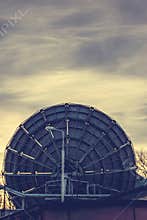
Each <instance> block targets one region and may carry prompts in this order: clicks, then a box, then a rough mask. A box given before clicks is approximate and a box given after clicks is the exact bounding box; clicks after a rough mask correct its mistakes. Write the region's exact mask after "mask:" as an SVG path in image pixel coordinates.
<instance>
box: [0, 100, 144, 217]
mask: <svg viewBox="0 0 147 220" xmlns="http://www.w3.org/2000/svg"><path fill="white" fill-rule="evenodd" d="M136 169H137V166H136V161H135V154H134V151H133V147H132V143H131V141H130V139H129V138H128V136H127V135H126V133H125V132H124V130H123V129H122V128H121V127H120V126H119V125H118V123H117V122H116V121H115V120H113V119H111V118H110V117H109V116H107V115H106V114H105V113H103V112H101V111H99V110H97V109H95V108H93V107H89V106H85V105H81V104H69V103H66V104H61V105H56V106H51V107H48V108H45V109H41V110H40V111H39V112H37V113H35V114H34V115H32V116H31V117H30V118H29V119H27V120H26V121H25V122H23V123H22V124H20V126H19V127H18V129H17V130H16V132H15V134H14V136H13V137H12V139H11V140H10V142H9V144H8V145H7V147H6V152H5V158H4V167H3V173H2V174H3V176H4V178H5V190H6V191H7V192H8V193H9V196H10V198H11V201H12V202H13V204H14V205H15V207H16V210H15V211H14V214H15V213H16V212H22V213H24V212H25V211H26V212H30V211H29V210H38V209H39V207H46V206H47V205H48V204H55V203H56V204H60V206H62V205H64V206H65V204H67V203H68V202H69V203H71V204H72V203H73V202H78V203H79V202H80V204H83V203H85V202H88V201H94V202H95V201H96V202H98V203H101V202H106V201H111V199H112V200H113V198H115V199H117V198H119V199H120V198H121V197H124V196H125V195H126V194H127V195H128V194H129V193H130V192H131V191H136V190H137V189H138V188H139V187H140V186H141V187H142V185H141V181H142V182H143V178H142V177H140V176H139V175H138V174H137V173H136ZM1 188H3V186H1ZM33 213H34V212H33ZM36 213H37V211H36ZM11 214H12V213H11ZM34 215H35V214H34ZM35 218H36V217H35ZM42 219H47V218H45V217H44V218H43V217H42ZM51 219H54V218H51ZM63 219H64V218H63ZM65 219H66V218H65ZM71 219H72V218H71Z"/></svg>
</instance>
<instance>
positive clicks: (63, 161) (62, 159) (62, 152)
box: [61, 131, 65, 202]
mask: <svg viewBox="0 0 147 220" xmlns="http://www.w3.org/2000/svg"><path fill="white" fill-rule="evenodd" d="M61 132H62V150H61V202H64V196H65V177H64V172H65V147H64V139H65V135H64V131H61Z"/></svg>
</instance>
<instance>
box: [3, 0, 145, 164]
mask: <svg viewBox="0 0 147 220" xmlns="http://www.w3.org/2000/svg"><path fill="white" fill-rule="evenodd" d="M146 55H147V1H146V0H0V119H1V121H0V158H1V162H2V158H3V152H4V149H5V147H6V144H7V143H8V141H9V140H10V138H11V137H12V135H13V134H14V132H15V129H16V128H17V126H18V125H19V124H20V123H21V122H22V121H24V120H25V119H27V118H28V117H29V116H30V115H32V114H33V113H34V112H36V111H37V110H39V109H40V108H42V107H47V106H51V105H54V104H58V103H67V102H72V103H82V104H86V105H91V106H94V107H96V108H98V109H100V110H102V111H104V112H105V113H107V114H108V115H109V116H111V117H112V118H113V119H115V120H116V121H117V122H118V123H119V124H120V125H121V126H122V127H123V128H124V130H125V131H126V133H127V134H128V135H129V137H130V138H131V140H132V142H133V145H134V148H135V149H138V150H140V149H142V148H143V149H146V148H147V145H146V143H147V135H146V133H147V61H146V60H147V59H146Z"/></svg>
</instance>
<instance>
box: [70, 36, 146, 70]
mask: <svg viewBox="0 0 147 220" xmlns="http://www.w3.org/2000/svg"><path fill="white" fill-rule="evenodd" d="M144 44H145V42H141V41H140V40H138V39H135V38H131V37H129V36H123V35H122V36H114V37H110V38H109V37H108V38H107V39H104V40H99V41H87V42H84V43H82V44H81V45H79V48H77V51H75V54H74V60H75V64H74V66H75V67H79V68H90V69H104V70H107V71H110V73H111V72H113V73H115V72H116V71H117V70H118V69H119V68H121V66H122V63H124V62H127V61H128V59H130V58H131V59H132V57H133V56H134V54H136V53H138V52H139V51H140V50H141V48H142V47H143V46H144ZM127 74H128V73H127ZM132 74H133V73H132Z"/></svg>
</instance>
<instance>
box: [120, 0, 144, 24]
mask: <svg viewBox="0 0 147 220" xmlns="http://www.w3.org/2000/svg"><path fill="white" fill-rule="evenodd" d="M116 5H117V6H118V9H119V13H120V17H121V19H122V22H123V23H124V22H125V23H126V24H135V25H137V24H146V23H147V1H146V0H140V1H138V0H119V1H116Z"/></svg>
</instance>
